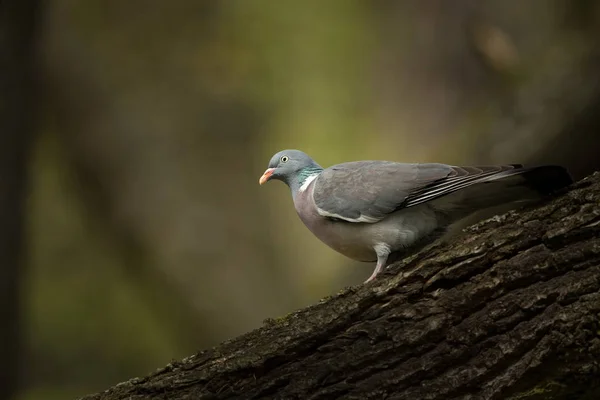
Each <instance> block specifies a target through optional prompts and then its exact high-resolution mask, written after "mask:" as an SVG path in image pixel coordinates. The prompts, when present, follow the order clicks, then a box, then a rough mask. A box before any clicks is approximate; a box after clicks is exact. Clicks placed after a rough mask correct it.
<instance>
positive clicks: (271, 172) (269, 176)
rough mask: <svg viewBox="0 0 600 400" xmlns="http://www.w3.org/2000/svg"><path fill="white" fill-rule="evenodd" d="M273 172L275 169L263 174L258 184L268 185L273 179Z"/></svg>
mask: <svg viewBox="0 0 600 400" xmlns="http://www.w3.org/2000/svg"><path fill="white" fill-rule="evenodd" d="M273 172H275V168H267V170H266V171H265V173H264V174H262V176H261V177H260V179H259V180H258V183H259V184H261V185H262V184H263V183H266V182H267V181H268V180H269V179H270V178H271V175H273Z"/></svg>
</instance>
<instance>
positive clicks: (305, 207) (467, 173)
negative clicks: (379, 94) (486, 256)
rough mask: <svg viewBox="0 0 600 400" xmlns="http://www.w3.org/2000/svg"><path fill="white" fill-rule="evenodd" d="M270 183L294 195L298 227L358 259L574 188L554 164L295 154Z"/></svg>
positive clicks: (278, 157)
mask: <svg viewBox="0 0 600 400" xmlns="http://www.w3.org/2000/svg"><path fill="white" fill-rule="evenodd" d="M272 179H276V180H280V181H283V182H284V183H286V184H287V185H288V186H289V188H290V189H291V192H292V198H293V200H294V206H295V208H296V212H297V213H298V216H299V217H300V219H301V220H302V222H303V223H304V224H305V225H306V226H307V227H308V229H310V231H311V232H312V233H313V234H314V235H315V236H316V237H318V238H319V239H320V240H321V241H322V242H324V243H325V244H327V245H328V246H329V247H331V248H332V249H334V250H336V251H337V252H339V253H341V254H343V255H345V256H347V257H349V258H352V259H354V260H358V261H364V262H375V261H376V262H377V265H376V267H375V270H374V271H373V273H372V274H371V276H370V277H369V279H367V281H366V282H365V283H367V282H370V281H372V280H373V279H374V278H375V277H376V276H377V275H378V274H379V273H380V272H381V271H382V270H383V268H384V267H386V266H387V262H388V258H390V255H391V254H395V255H398V254H399V255H400V256H405V255H408V254H409V253H410V252H412V251H414V250H415V249H419V248H422V246H423V245H424V244H428V243H431V242H432V241H433V240H435V239H436V238H439V237H440V236H442V235H443V234H444V233H446V232H447V230H448V228H449V227H450V225H452V224H454V223H455V222H457V221H459V220H461V219H464V218H465V217H468V216H469V215H472V214H473V213H474V212H477V211H479V210H482V209H487V208H490V207H494V206H499V205H503V204H508V203H512V204H515V206H516V205H517V204H518V203H523V202H524V201H532V200H536V199H539V198H541V197H542V196H544V195H548V194H551V193H552V192H554V191H556V190H558V189H560V188H562V187H565V186H568V185H569V184H571V183H572V179H571V177H570V175H569V173H568V172H567V171H566V170H565V169H564V168H563V167H560V166H540V167H533V168H524V167H523V166H522V165H519V164H511V165H494V166H481V167H456V166H451V165H445V164H436V163H426V164H408V163H398V162H391V161H355V162H347V163H342V164H337V165H334V166H331V167H329V168H325V169H324V168H323V167H321V166H320V165H319V164H317V163H316V162H315V161H314V160H313V159H312V158H310V157H309V156H308V155H307V154H305V153H303V152H302V151H299V150H283V151H280V152H278V153H277V154H275V155H274V156H273V157H272V158H271V161H270V162H269V166H268V168H267V170H266V171H265V172H264V174H263V175H262V176H261V177H260V180H259V183H260V184H261V185H262V184H264V183H266V182H267V181H269V180H272Z"/></svg>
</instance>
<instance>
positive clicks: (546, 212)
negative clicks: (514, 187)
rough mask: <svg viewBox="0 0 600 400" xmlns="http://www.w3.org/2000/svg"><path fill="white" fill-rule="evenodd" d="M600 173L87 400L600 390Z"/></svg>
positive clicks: (548, 394)
mask: <svg viewBox="0 0 600 400" xmlns="http://www.w3.org/2000/svg"><path fill="white" fill-rule="evenodd" d="M599 201H600V173H596V174H595V175H593V176H591V177H589V178H587V179H585V180H583V181H581V182H579V183H577V184H575V185H574V186H573V187H572V188H571V189H570V190H569V191H568V192H567V193H566V194H563V195H561V196H558V197H557V198H554V199H550V200H548V201H547V202H545V203H544V204H540V205H537V206H536V207H533V208H528V209H524V210H520V211H518V212H511V213H509V214H506V215H503V216H500V217H495V218H492V219H490V220H487V221H484V222H482V223H479V224H477V225H475V226H473V227H470V228H469V229H468V230H467V232H466V233H465V234H464V235H463V236H461V237H460V238H458V239H457V240H456V241H454V242H453V243H452V244H451V245H450V246H445V245H434V246H431V247H430V248H429V249H426V250H425V251H423V252H421V253H420V254H417V255H415V256H414V257H412V258H411V259H409V260H405V261H403V262H401V263H396V264H394V265H392V266H391V267H390V271H388V272H387V273H386V274H385V275H384V276H383V277H382V278H381V279H379V280H377V281H376V282H375V283H374V284H372V285H364V286H359V287H354V288H349V289H346V290H344V291H343V292H341V293H339V294H338V295H336V296H334V297H331V298H328V299H326V300H324V301H322V302H321V303H319V304H317V305H314V306H311V307H309V308H306V309H304V310H301V311H299V312H295V313H293V314H290V315H288V316H286V317H283V318H280V319H277V320H269V321H266V322H265V325H264V326H263V327H262V328H260V329H257V330H255V331H253V332H250V333H248V334H245V335H242V336H240V337H238V338H236V339H233V340H231V341H227V342H224V343H222V344H221V345H220V346H218V347H216V348H213V349H210V350H206V351H202V352H200V353H198V354H196V355H194V356H191V357H189V358H187V359H184V360H182V361H179V362H173V363H171V364H169V365H168V366H166V367H165V368H162V369H160V370H158V371H157V372H155V373H153V374H151V375H150V376H147V377H145V378H141V379H139V378H136V379H133V380H130V381H128V382H125V383H123V384H120V385H117V386H115V387H113V388H111V389H109V390H107V391H105V392H103V393H99V394H96V395H91V396H88V397H86V398H85V399H88V400H92V399H97V400H100V399H103V400H112V399H131V400H133V399H444V400H446V399H533V398H536V399H539V398H542V399H545V398H552V399H573V398H581V399H597V398H600V202H599Z"/></svg>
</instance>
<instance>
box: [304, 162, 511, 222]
mask: <svg viewBox="0 0 600 400" xmlns="http://www.w3.org/2000/svg"><path fill="white" fill-rule="evenodd" d="M520 168H521V165H517V164H514V165H501V166H484V167H455V166H450V165H446V164H434V163H428V164H407V163H395V162H389V161H357V162H349V163H344V164H338V165H334V166H332V167H330V168H327V169H325V170H324V171H323V172H322V173H321V174H320V175H319V177H318V178H317V179H316V180H315V182H314V187H313V193H312V195H313V200H314V202H315V205H316V207H317V212H318V213H319V214H320V215H322V216H324V217H328V218H333V219H340V220H344V221H347V222H364V223H375V222H378V221H381V220H382V219H384V218H385V217H386V216H387V215H388V214H390V213H392V212H394V211H396V210H399V209H402V208H407V207H413V206H416V205H419V204H423V203H425V202H428V201H431V200H434V199H437V198H439V197H442V196H445V195H447V194H449V193H452V192H455V191H457V190H460V189H463V188H466V187H468V186H471V185H475V184H479V183H483V182H488V181H492V180H496V179H499V178H502V177H506V176H509V175H513V174H517V173H519V169H520Z"/></svg>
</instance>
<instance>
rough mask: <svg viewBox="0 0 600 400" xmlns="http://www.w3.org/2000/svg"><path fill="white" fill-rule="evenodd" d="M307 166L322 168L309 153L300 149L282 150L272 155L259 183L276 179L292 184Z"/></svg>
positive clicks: (309, 167)
mask: <svg viewBox="0 0 600 400" xmlns="http://www.w3.org/2000/svg"><path fill="white" fill-rule="evenodd" d="M307 168H308V169H313V168H317V169H321V167H320V166H319V165H318V164H317V163H316V162H315V161H314V160H313V159H312V158H310V156H308V154H306V153H303V152H301V151H300V150H293V149H290V150H282V151H280V152H278V153H276V154H275V155H273V157H271V161H269V166H268V168H267V170H266V171H265V172H264V174H262V176H261V177H260V179H259V180H258V183H260V184H261V185H262V184H264V183H266V182H268V181H270V180H271V179H276V180H280V181H283V182H285V183H286V184H288V185H290V184H291V183H292V181H293V180H294V179H297V177H298V174H299V173H300V172H301V171H303V170H306V169H307Z"/></svg>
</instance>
